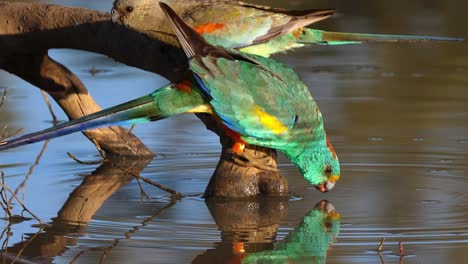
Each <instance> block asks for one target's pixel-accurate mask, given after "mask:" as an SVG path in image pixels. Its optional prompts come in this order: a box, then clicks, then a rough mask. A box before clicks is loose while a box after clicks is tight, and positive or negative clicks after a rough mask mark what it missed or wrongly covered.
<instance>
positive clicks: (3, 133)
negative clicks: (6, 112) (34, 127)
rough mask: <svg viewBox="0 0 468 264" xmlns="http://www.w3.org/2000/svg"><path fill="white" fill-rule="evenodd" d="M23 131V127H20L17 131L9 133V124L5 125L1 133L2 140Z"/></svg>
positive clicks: (0, 138)
mask: <svg viewBox="0 0 468 264" xmlns="http://www.w3.org/2000/svg"><path fill="white" fill-rule="evenodd" d="M21 131H23V129H22V128H19V129H18V130H16V131H15V132H13V133H11V134H9V133H8V126H5V127H3V129H2V132H1V133H0V140H5V139H7V138H11V137H14V136H16V135H18V134H19V133H21Z"/></svg>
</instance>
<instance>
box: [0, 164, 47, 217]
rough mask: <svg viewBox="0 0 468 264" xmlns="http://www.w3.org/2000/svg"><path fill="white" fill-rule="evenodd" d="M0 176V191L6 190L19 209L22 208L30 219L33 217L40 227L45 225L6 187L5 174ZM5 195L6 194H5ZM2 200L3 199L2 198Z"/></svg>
mask: <svg viewBox="0 0 468 264" xmlns="http://www.w3.org/2000/svg"><path fill="white" fill-rule="evenodd" d="M1 176H2V183H1V185H2V191H3V190H7V191H8V192H9V193H10V195H11V196H13V197H12V198H14V199H15V200H16V201H17V202H18V203H19V204H20V205H21V207H23V210H24V211H26V212H28V213H29V214H30V215H31V216H32V217H34V218H35V219H36V220H37V221H38V222H39V223H40V224H41V225H45V223H44V222H43V221H42V220H41V219H40V218H39V217H37V216H36V215H35V214H34V213H33V212H31V211H30V210H29V209H28V208H27V207H26V206H25V205H24V204H23V202H21V200H20V199H19V198H18V196H16V194H15V192H13V190H11V189H10V188H9V187H8V186H6V184H5V174H4V173H3V172H2V173H1ZM5 195H6V194H5ZM2 199H3V196H2Z"/></svg>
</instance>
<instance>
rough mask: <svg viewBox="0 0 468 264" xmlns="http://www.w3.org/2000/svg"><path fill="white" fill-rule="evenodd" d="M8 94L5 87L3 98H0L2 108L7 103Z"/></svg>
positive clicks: (0, 107)
mask: <svg viewBox="0 0 468 264" xmlns="http://www.w3.org/2000/svg"><path fill="white" fill-rule="evenodd" d="M6 94H7V89H6V88H3V95H2V99H0V109H2V107H3V104H4V103H5V98H6Z"/></svg>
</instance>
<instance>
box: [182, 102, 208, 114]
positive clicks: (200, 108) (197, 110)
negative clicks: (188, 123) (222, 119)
mask: <svg viewBox="0 0 468 264" xmlns="http://www.w3.org/2000/svg"><path fill="white" fill-rule="evenodd" d="M187 113H206V114H213V108H212V107H211V105H207V104H204V105H200V106H197V107H195V108H192V109H190V110H189V111H187Z"/></svg>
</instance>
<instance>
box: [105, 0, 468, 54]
mask: <svg viewBox="0 0 468 264" xmlns="http://www.w3.org/2000/svg"><path fill="white" fill-rule="evenodd" d="M157 2H158V1H156V0H116V1H115V2H114V4H113V8H112V12H111V13H112V21H113V22H116V23H121V24H123V25H125V26H127V27H129V28H132V29H134V30H136V31H138V32H142V33H145V34H147V35H149V36H150V37H152V38H156V39H160V40H162V41H164V42H167V43H170V44H173V45H178V42H177V40H176V39H175V38H174V37H173V36H172V35H171V34H168V33H167V32H172V31H171V29H170V26H169V24H168V23H167V21H166V20H165V19H164V15H163V13H162V10H161V8H160V7H159V5H158V4H157ZM163 2H165V3H167V4H169V5H170V6H171V7H172V8H173V9H174V10H175V11H176V12H177V13H178V14H179V15H180V17H181V18H182V19H183V20H184V21H185V22H186V23H188V24H189V25H190V26H191V27H193V28H194V29H195V31H197V32H198V33H199V34H201V35H202V36H203V37H204V38H205V40H207V41H208V42H209V43H210V44H213V45H217V46H222V47H225V48H236V49H240V50H241V51H243V52H248V53H252V54H256V55H261V56H264V57H269V56H270V55H272V54H275V53H278V52H284V51H287V50H289V49H293V48H299V47H303V46H305V45H309V44H328V45H339V44H352V43H362V42H369V41H374V42H375V41H377V42H400V41H461V40H463V39H461V38H446V37H431V36H406V35H383V34H361V33H340V32H327V31H323V30H317V29H312V28H305V26H307V25H310V24H312V23H315V22H318V21H320V20H323V19H326V18H328V17H329V16H331V15H332V14H333V12H334V10H333V9H323V10H301V11H297V10H294V11H287V10H283V9H278V8H271V7H267V6H260V5H254V4H250V3H244V2H239V1H230V0H202V1H197V0H165V1H163Z"/></svg>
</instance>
